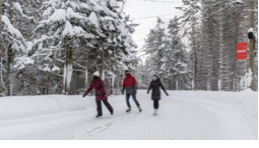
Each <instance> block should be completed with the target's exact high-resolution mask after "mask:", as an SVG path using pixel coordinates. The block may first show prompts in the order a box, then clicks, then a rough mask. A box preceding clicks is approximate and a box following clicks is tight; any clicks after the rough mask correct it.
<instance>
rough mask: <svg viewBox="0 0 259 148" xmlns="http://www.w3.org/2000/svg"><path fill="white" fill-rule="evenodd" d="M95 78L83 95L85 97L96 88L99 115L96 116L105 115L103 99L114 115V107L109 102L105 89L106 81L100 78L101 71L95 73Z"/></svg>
mask: <svg viewBox="0 0 259 148" xmlns="http://www.w3.org/2000/svg"><path fill="white" fill-rule="evenodd" d="M93 75H94V77H93V80H92V82H91V85H90V87H89V88H88V89H87V90H86V92H85V94H84V95H83V97H85V96H86V95H87V94H88V93H89V92H90V91H91V90H92V89H93V88H94V89H95V96H96V99H95V100H96V105H97V115H96V118H99V117H101V116H102V115H103V112H102V104H101V101H103V103H104V105H105V106H106V107H107V109H108V110H109V111H110V113H111V115H113V108H112V106H111V105H110V103H109V102H108V97H107V93H106V91H105V87H104V83H103V81H102V79H101V78H100V73H99V72H98V71H96V72H95V73H94V74H93Z"/></svg>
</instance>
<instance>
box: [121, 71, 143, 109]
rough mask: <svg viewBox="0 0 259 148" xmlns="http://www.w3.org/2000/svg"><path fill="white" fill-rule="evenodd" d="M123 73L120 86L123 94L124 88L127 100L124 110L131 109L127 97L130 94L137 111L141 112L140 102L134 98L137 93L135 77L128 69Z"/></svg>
mask: <svg viewBox="0 0 259 148" xmlns="http://www.w3.org/2000/svg"><path fill="white" fill-rule="evenodd" d="M125 75H126V77H125V78H124V80H123V88H122V94H123V95H124V91H125V89H126V102H127V106H128V109H127V110H126V112H129V111H131V106H130V102H129V98H130V96H131V95H132V98H133V100H134V102H135V103H136V105H137V107H138V109H139V111H140V112H141V111H142V109H141V107H140V104H139V103H138V100H137V98H136V93H137V89H138V87H137V81H136V79H135V78H134V77H133V76H132V75H131V74H130V72H129V71H128V70H126V71H125Z"/></svg>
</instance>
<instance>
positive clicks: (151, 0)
mask: <svg viewBox="0 0 259 148" xmlns="http://www.w3.org/2000/svg"><path fill="white" fill-rule="evenodd" d="M140 1H145V2H155V3H181V2H172V1H160V0H159V1H158V0H140Z"/></svg>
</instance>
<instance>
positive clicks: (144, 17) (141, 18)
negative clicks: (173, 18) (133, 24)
mask: <svg viewBox="0 0 259 148" xmlns="http://www.w3.org/2000/svg"><path fill="white" fill-rule="evenodd" d="M176 14H180V13H169V14H163V15H156V16H148V17H139V18H132V20H141V19H149V18H154V17H160V16H168V15H176Z"/></svg>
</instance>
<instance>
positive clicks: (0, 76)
mask: <svg viewBox="0 0 259 148" xmlns="http://www.w3.org/2000/svg"><path fill="white" fill-rule="evenodd" d="M0 50H1V53H0V58H1V63H0V97H1V96H3V58H4V57H3V34H2V0H0Z"/></svg>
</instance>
